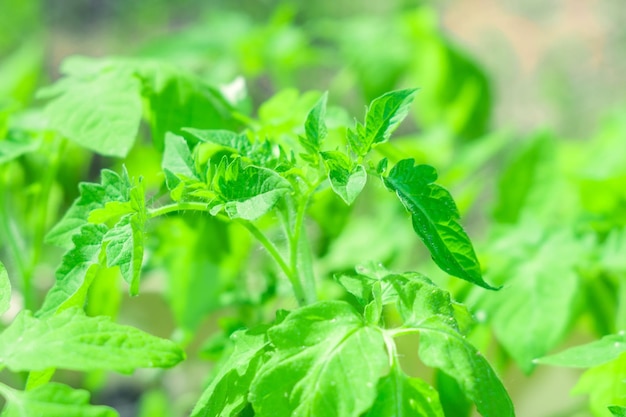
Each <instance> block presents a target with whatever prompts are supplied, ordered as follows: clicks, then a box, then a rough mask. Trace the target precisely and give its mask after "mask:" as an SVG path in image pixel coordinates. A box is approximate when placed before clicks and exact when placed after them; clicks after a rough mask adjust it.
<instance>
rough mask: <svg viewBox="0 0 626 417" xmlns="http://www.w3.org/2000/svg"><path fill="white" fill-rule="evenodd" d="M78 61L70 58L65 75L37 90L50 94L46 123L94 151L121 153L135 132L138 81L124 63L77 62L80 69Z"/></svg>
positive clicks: (138, 111)
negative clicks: (90, 63)
mask: <svg viewBox="0 0 626 417" xmlns="http://www.w3.org/2000/svg"><path fill="white" fill-rule="evenodd" d="M72 59H73V60H74V62H72V61H71V60H72ZM77 59H81V60H83V59H84V58H76V57H74V58H69V60H70V62H67V63H65V69H66V71H65V75H66V77H65V78H62V79H61V80H60V81H58V82H57V83H56V84H54V85H52V86H50V87H47V88H45V89H43V90H41V91H40V92H39V95H40V96H45V97H54V99H53V100H52V101H51V102H50V103H48V105H47V106H46V114H47V116H48V118H49V120H50V127H51V128H52V129H55V130H57V131H58V132H60V133H61V134H62V135H63V136H65V137H67V138H68V139H70V140H72V141H74V142H76V143H78V144H79V145H81V146H84V147H85V148H87V149H91V150H92V151H94V152H98V153H100V154H102V155H109V156H116V157H125V156H126V155H127V154H128V152H129V151H130V149H131V148H132V146H133V144H134V143H135V137H136V136H137V132H138V130H139V122H140V120H141V112H142V104H141V96H140V94H139V92H140V90H141V83H140V81H139V79H137V78H136V77H135V76H133V74H132V72H131V71H130V69H129V68H128V67H127V66H126V65H122V64H120V63H117V62H115V61H110V62H99V63H94V64H93V65H88V64H85V65H83V64H80V66H81V70H83V71H84V72H79V70H78V69H77V68H78V66H79V64H78V62H77ZM68 68H70V70H69V71H71V73H68V72H67V71H68Z"/></svg>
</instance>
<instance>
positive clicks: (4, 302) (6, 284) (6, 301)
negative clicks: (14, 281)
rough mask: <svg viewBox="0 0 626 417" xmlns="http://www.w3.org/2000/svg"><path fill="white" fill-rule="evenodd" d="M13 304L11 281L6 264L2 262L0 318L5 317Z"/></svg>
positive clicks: (0, 266) (0, 271)
mask: <svg viewBox="0 0 626 417" xmlns="http://www.w3.org/2000/svg"><path fill="white" fill-rule="evenodd" d="M10 304H11V281H10V280H9V274H8V273H7V270H6V268H5V267H4V264H3V263H2V262H0V316H1V315H3V314H4V313H5V312H6V311H7V310H8V309H9V306H10Z"/></svg>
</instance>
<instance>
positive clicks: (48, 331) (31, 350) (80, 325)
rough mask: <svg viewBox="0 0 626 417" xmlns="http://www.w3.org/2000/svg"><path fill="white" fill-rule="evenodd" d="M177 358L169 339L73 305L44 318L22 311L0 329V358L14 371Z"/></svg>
mask: <svg viewBox="0 0 626 417" xmlns="http://www.w3.org/2000/svg"><path fill="white" fill-rule="evenodd" d="M16 340H19V343H16V342H15V341H16ZM183 358H184V352H183V351H182V350H181V349H180V348H179V347H178V346H177V345H176V344H174V343H173V342H171V341H169V340H166V339H161V338H158V337H155V336H152V335H149V334H147V333H145V332H142V331H141V330H138V329H136V328H134V327H130V326H123V325H120V324H116V323H113V322H111V319H110V317H88V316H86V315H85V313H84V312H83V311H82V310H81V309H79V308H71V309H67V310H64V311H62V312H61V313H59V314H57V315H54V316H52V317H47V318H34V317H33V316H32V315H31V313H30V312H29V311H22V313H20V315H19V316H18V317H17V318H16V319H15V320H14V321H13V323H11V325H10V326H9V327H8V328H7V329H6V330H5V331H4V332H2V334H0V363H2V364H3V365H5V366H7V367H8V368H9V369H11V370H12V371H15V372H19V371H42V370H45V369H48V368H61V369H70V370H76V371H93V370H99V369H107V370H115V371H118V372H123V373H130V372H132V371H134V370H135V369H137V368H168V367H171V366H174V365H176V364H177V363H178V362H180V361H182V360H183Z"/></svg>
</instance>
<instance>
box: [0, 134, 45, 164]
mask: <svg viewBox="0 0 626 417" xmlns="http://www.w3.org/2000/svg"><path fill="white" fill-rule="evenodd" d="M0 133H1V130H0ZM40 142H41V141H40V140H39V138H36V137H34V136H32V135H30V134H29V133H28V132H26V131H23V130H18V129H9V131H8V133H7V137H6V138H2V137H0V164H4V163H5V162H8V161H11V160H12V159H15V158H17V157H19V156H21V155H24V154H25V153H28V152H32V151H34V150H36V149H37V148H38V147H39V144H40Z"/></svg>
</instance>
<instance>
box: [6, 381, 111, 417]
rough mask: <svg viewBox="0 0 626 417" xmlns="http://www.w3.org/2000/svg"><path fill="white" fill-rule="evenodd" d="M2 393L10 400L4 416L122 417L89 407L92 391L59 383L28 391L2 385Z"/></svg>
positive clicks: (100, 408) (106, 409)
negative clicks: (90, 392)
mask: <svg viewBox="0 0 626 417" xmlns="http://www.w3.org/2000/svg"><path fill="white" fill-rule="evenodd" d="M0 393H2V395H4V397H5V398H6V400H7V405H6V407H5V409H4V411H3V413H2V417H35V416H45V417H119V414H118V413H117V412H116V411H115V410H114V409H112V408H109V407H105V406H102V405H91V404H89V391H85V390H82V389H76V390H75V389H73V388H71V387H68V386H67V385H63V384H59V383H56V382H51V383H48V384H45V385H42V386H40V387H37V388H34V389H32V390H28V391H18V390H15V389H13V388H11V387H8V386H6V385H4V384H2V385H1V386H0Z"/></svg>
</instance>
